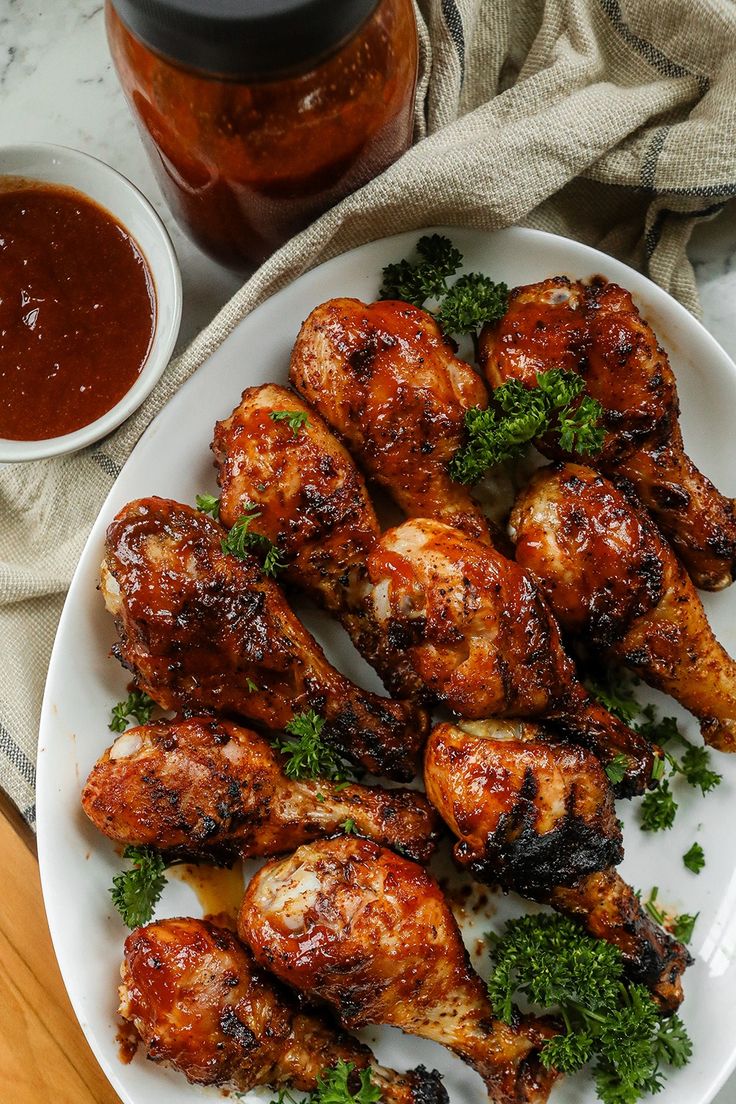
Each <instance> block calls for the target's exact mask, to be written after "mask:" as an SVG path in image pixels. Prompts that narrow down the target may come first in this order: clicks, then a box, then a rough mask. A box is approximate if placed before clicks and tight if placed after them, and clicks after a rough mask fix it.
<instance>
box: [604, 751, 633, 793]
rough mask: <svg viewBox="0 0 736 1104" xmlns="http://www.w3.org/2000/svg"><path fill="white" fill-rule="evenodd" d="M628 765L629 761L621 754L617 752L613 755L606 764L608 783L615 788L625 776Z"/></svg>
mask: <svg viewBox="0 0 736 1104" xmlns="http://www.w3.org/2000/svg"><path fill="white" fill-rule="evenodd" d="M628 765H629V760H628V758H627V756H626V755H624V754H623V752H621V751H620V752H618V754H616V755H614V757H613V759H612V760H611V762H610V763H606V766H605V768H604V769H605V772H606V775H607V777H608V781H609V782H610V783H611V784H612V785H614V786H617V785H618V783H619V782H622V781H623V779H624V778H625V776H626V771H627V768H628Z"/></svg>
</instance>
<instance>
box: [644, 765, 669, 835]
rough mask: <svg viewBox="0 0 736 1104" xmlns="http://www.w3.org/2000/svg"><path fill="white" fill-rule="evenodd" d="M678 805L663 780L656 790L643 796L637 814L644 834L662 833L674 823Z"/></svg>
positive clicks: (667, 784) (667, 783)
mask: <svg viewBox="0 0 736 1104" xmlns="http://www.w3.org/2000/svg"><path fill="white" fill-rule="evenodd" d="M677 809H678V804H677V802H676V801H675V799H674V797H673V795H672V791H671V790H670V784H669V782H668V781H667V779H666V778H665V779H664V780H663V781H662V782H660V784H659V786H658V787H657V789H656V790H652V791H651V793H648V794H645V795H644V797H643V798H642V799H641V805H640V806H639V812H640V815H641V826H642V828H643V829H644V831H645V832H662V831H664V830H665V829H667V828H671V827H672V825H673V824H674V823H675V814H676V813H677Z"/></svg>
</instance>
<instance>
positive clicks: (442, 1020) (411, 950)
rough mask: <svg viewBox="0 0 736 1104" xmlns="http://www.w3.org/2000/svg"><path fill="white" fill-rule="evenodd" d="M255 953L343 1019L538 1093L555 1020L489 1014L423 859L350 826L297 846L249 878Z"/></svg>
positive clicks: (247, 912) (517, 1090)
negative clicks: (353, 833)
mask: <svg viewBox="0 0 736 1104" xmlns="http://www.w3.org/2000/svg"><path fill="white" fill-rule="evenodd" d="M238 931H239V933H240V936H241V938H242V939H243V940H244V941H245V942H246V944H247V945H248V946H249V947H250V948H251V950H252V951H253V954H254V955H255V958H256V960H257V961H258V962H259V963H260V964H261V965H262V966H265V967H267V968H268V969H269V970H271V971H272V972H273V973H275V974H276V976H277V977H279V978H281V979H282V980H283V981H286V982H288V984H290V985H292V986H294V987H295V988H296V989H298V990H300V991H301V992H303V993H305V994H307V995H308V996H310V997H316V998H319V999H321V1000H323V1001H326V1002H327V1003H328V1004H329V1005H331V1006H332V1007H333V1008H334V1009H335V1010H336V1011H337V1012H338V1014H339V1016H340V1018H341V1020H342V1022H343V1023H344V1024H345V1025H346V1026H349V1027H360V1026H363V1025H365V1024H370V1023H384V1024H391V1025H393V1026H394V1027H400V1028H401V1029H402V1030H403V1031H406V1032H408V1033H410V1034H414V1035H420V1036H422V1037H424V1038H427V1039H433V1040H435V1041H436V1042H439V1043H442V1044H443V1045H444V1046H447V1047H449V1048H450V1049H451V1050H453V1051H455V1053H456V1054H458V1055H459V1056H460V1057H461V1058H463V1059H464V1060H465V1061H466V1062H468V1063H469V1064H470V1065H471V1066H473V1068H474V1069H476V1070H477V1071H478V1073H480V1075H481V1076H482V1077H483V1079H484V1081H485V1083H486V1086H487V1088H488V1094H489V1097H490V1099H491V1100H492V1101H494V1102H495V1104H521V1102H522V1101H544V1100H546V1099H547V1095H548V1093H549V1090H550V1086H551V1084H552V1082H553V1081H554V1079H555V1076H556V1075H555V1073H554V1071H552V1070H546V1069H545V1068H544V1067H543V1066H542V1064H541V1061H540V1059H539V1049H540V1047H541V1046H542V1045H543V1043H544V1041H545V1040H546V1039H547V1038H549V1037H550V1036H551V1035H552V1034H553V1033H554V1029H553V1028H552V1027H551V1026H550V1025H549V1024H548V1023H547V1022H545V1021H543V1020H538V1019H535V1018H534V1017H532V1016H519V1017H518V1019H517V1020H516V1022H515V1023H514V1025H513V1026H507V1025H506V1024H503V1023H501V1022H500V1021H498V1020H495V1019H494V1017H493V1012H492V1009H491V1007H490V1004H489V1001H488V996H487V994H486V990H485V986H484V985H483V983H482V981H481V979H480V978H479V977H478V976H477V974H475V973H474V972H473V971H472V969H471V967H470V965H469V961H468V955H467V952H466V950H465V947H464V946H463V943H462V940H461V938H460V933H459V931H458V928H457V924H456V922H455V919H454V917H453V915H452V913H451V912H450V909H449V907H448V905H447V903H446V901H445V899H444V897H443V895H442V891H441V890H440V888H439V886H438V885H437V883H436V882H435V881H434V879H433V878H431V877H430V875H429V874H428V873H427V872H426V871H425V870H424V869H423V868H422V867H420V866H417V865H416V864H415V863H411V862H408V861H407V860H406V859H403V858H400V857H399V856H397V855H395V854H394V853H393V852H391V851H387V850H385V849H382V848H380V847H377V846H376V845H375V844H372V843H368V842H366V841H364V840H356V839H352V838H350V837H347V836H343V837H339V838H336V839H334V840H325V841H320V842H319V843H314V844H306V845H305V846H303V847H300V848H299V850H298V851H296V852H295V854H294V855H292V856H290V857H289V858H287V859H281V860H274V861H271V862H270V863H268V864H267V865H266V866H265V867H263V868H262V869H261V870H260V871H259V872H258V873H257V874H256V876H255V878H254V879H253V880H252V881H251V883H250V885H249V886H248V889H247V890H246V893H245V897H244V899H243V905H242V908H241V911H240V916H239V920H238Z"/></svg>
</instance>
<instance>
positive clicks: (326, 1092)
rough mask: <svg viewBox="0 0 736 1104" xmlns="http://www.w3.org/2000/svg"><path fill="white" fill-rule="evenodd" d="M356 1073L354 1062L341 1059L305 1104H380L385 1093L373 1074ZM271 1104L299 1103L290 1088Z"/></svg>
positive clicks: (305, 1099)
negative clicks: (377, 1084)
mask: <svg viewBox="0 0 736 1104" xmlns="http://www.w3.org/2000/svg"><path fill="white" fill-rule="evenodd" d="M353 1070H355V1065H354V1063H353V1062H345V1061H343V1059H342V1058H341V1059H340V1060H339V1061H338V1062H337V1063H336V1064H335V1066H334V1067H333V1068H332V1069H330V1070H327V1071H326V1072H324V1073H322V1074H320V1076H319V1077H318V1078H317V1087H316V1089H314V1090H313V1091H312V1092H311V1093H310V1094H309V1095H308V1096H306V1097H304V1098H303V1100H302V1102H301V1104H380V1100H381V1092H380V1089H379V1088H378V1087H377V1086H376V1085H374V1084H373V1082H372V1081H371V1071H370V1070H369V1069H362V1070H357V1071H356V1073H357V1077H356V1076H353ZM351 1081H352V1083H353V1084H354V1085H355V1088H354V1089H351V1088H350V1083H351ZM236 1095H239V1094H236ZM271 1104H298V1102H297V1099H296V1097H295V1096H294V1095H293V1094H292V1093H291V1092H289V1090H288V1089H280V1090H279V1095H278V1097H277V1098H276V1100H272V1101H271Z"/></svg>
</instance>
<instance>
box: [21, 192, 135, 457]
mask: <svg viewBox="0 0 736 1104" xmlns="http://www.w3.org/2000/svg"><path fill="white" fill-rule="evenodd" d="M155 316H156V297H155V291H154V286H153V280H152V278H151V274H150V272H149V269H148V265H147V263H146V260H145V258H144V257H143V255H142V253H141V251H140V249H139V247H138V245H137V243H136V242H135V241H134V239H133V238H132V237H131V236H130V234H129V233H128V231H127V230H126V229H125V228H124V227H123V226H121V225H120V224H119V223H118V222H116V221H115V219H114V218H113V217H112V215H111V214H110V213H109V212H107V211H105V210H103V208H102V207H99V206H98V205H97V204H96V203H94V202H93V201H92V200H90V199H88V198H87V197H86V196H84V195H82V194H81V193H80V192H77V191H75V190H74V189H72V188H62V187H57V186H55V185H48V184H44V183H41V182H38V181H31V180H22V179H19V178H17V177H15V178H14V177H6V178H4V179H3V178H0V437H4V438H9V439H11V440H15V441H40V440H45V439H47V438H49V437H60V436H62V435H63V434H65V433H72V432H73V431H74V430H76V429H80V428H81V427H82V426H85V425H89V423H90V422H93V421H95V420H96V419H97V418H99V417H100V416H101V415H102V414H104V413H106V412H107V411H108V410H110V409H111V408H112V407H113V406H115V404H116V403H117V402H119V400H120V399H121V398H122V397H123V395H125V393H126V392H127V391H129V390H130V388H131V387H132V386H133V384H134V383H135V381H136V379H137V378H138V375H139V373H140V370H141V368H142V366H143V364H144V362H145V359H146V356H147V355H148V350H149V347H150V344H151V339H152V336H153V331H154V323H155Z"/></svg>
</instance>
